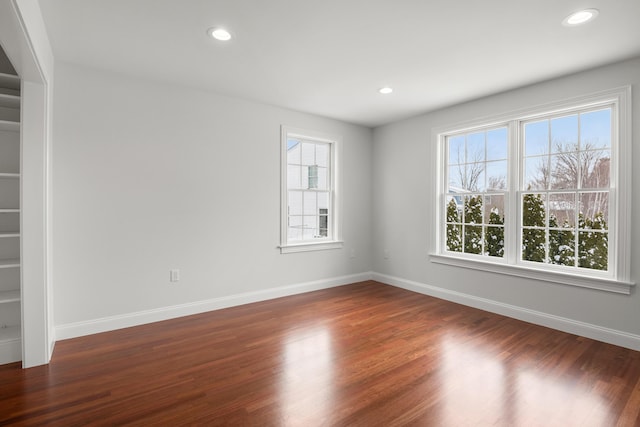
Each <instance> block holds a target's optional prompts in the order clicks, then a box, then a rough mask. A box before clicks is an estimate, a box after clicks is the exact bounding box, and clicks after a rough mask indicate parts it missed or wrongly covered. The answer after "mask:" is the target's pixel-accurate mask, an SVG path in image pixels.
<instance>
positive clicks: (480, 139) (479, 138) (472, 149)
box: [466, 132, 485, 163]
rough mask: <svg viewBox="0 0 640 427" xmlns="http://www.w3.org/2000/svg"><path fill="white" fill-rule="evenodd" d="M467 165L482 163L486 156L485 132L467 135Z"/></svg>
mask: <svg viewBox="0 0 640 427" xmlns="http://www.w3.org/2000/svg"><path fill="white" fill-rule="evenodd" d="M466 154H467V160H466V162H467V163H471V162H482V161H484V160H485V156H484V132H478V133H472V134H469V135H467V152H466Z"/></svg>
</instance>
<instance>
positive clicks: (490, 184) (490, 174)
mask: <svg viewBox="0 0 640 427" xmlns="http://www.w3.org/2000/svg"><path fill="white" fill-rule="evenodd" d="M486 165H487V168H486V176H487V191H495V190H506V189H507V161H506V160H504V161H500V162H487V163H486Z"/></svg>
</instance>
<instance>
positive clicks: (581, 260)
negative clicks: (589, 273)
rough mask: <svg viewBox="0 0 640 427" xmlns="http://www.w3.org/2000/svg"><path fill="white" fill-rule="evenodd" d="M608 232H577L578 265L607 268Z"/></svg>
mask: <svg viewBox="0 0 640 427" xmlns="http://www.w3.org/2000/svg"><path fill="white" fill-rule="evenodd" d="M608 237H609V233H606V232H599V231H580V232H578V266H580V267H582V268H590V269H593V270H607V269H608V256H609V253H608V251H609V244H608Z"/></svg>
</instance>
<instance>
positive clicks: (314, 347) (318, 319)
mask: <svg viewBox="0 0 640 427" xmlns="http://www.w3.org/2000/svg"><path fill="white" fill-rule="evenodd" d="M12 424H18V425H60V426H74V425H78V426H79V425H124V424H127V425H141V426H142V425H144V426H147V425H168V426H177V425H185V424H186V425H212V426H215V425H230V426H254V425H255V426H305V427H306V426H402V425H414V426H485V425H490V426H563V427H566V426H616V425H619V426H637V425H640V352H635V351H632V350H628V349H624V348H620V347H616V346H612V345H608V344H603V343H600V342H596V341H593V340H590V339H586V338H581V337H577V336H574V335H570V334H566V333H562V332H558V331H554V330H551V329H547V328H543V327H539V326H535V325H531V324H528V323H524V322H520V321H517V320H513V319H509V318H505V317H502V316H498V315H494V314H490V313H487V312H484V311H480V310H476V309H472V308H468V307H464V306H461V305H457V304H453V303H449V302H445V301H442V300H438V299H435V298H431V297H427V296H424V295H420V294H416V293H412V292H409V291H405V290H402V289H397V288H393V287H390V286H386V285H382V284H380V283H376V282H363V283H356V284H353V285H349V286H343V287H339V288H333V289H328V290H322V291H318V292H312V293H307V294H303V295H297V296H292V297H286V298H280V299H277V300H271V301H265V302H260V303H255V304H249V305H245V306H241V307H234V308H230V309H225V310H219V311H215V312H210V313H205V314H201V315H196V316H190V317H184V318H180V319H175V320H169V321H165V322H159V323H155V324H151V325H144V326H138V327H135V328H128V329H122V330H118V331H113V332H107V333H102V334H97V335H92V336H88V337H82V338H76V339H72V340H66V341H61V342H58V343H57V345H56V349H55V352H54V355H53V359H52V361H51V363H50V364H49V365H47V366H41V367H36V368H31V369H26V370H23V369H21V368H20V365H19V364H11V365H5V366H1V367H0V425H12Z"/></svg>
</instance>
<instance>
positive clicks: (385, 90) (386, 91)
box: [378, 86, 393, 95]
mask: <svg viewBox="0 0 640 427" xmlns="http://www.w3.org/2000/svg"><path fill="white" fill-rule="evenodd" d="M378 92H380V93H381V94H383V95H388V94H390V93H391V92H393V89H391V88H390V87H389V86H385V87H382V88H380V89H378Z"/></svg>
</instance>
